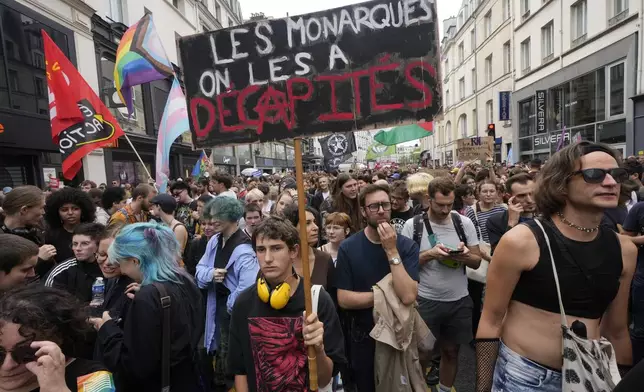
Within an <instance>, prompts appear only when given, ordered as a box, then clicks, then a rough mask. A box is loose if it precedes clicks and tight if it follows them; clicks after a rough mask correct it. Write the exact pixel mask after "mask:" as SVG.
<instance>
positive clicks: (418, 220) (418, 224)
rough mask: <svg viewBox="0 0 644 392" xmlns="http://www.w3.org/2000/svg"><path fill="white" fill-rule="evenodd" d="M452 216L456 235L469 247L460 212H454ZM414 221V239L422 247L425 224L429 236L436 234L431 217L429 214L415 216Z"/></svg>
mask: <svg viewBox="0 0 644 392" xmlns="http://www.w3.org/2000/svg"><path fill="white" fill-rule="evenodd" d="M450 215H451V216H452V223H453V224H454V229H456V235H458V239H459V240H460V241H461V242H462V243H464V244H465V245H467V237H466V236H465V229H463V221H462V220H461V214H459V213H458V212H454V211H452V212H451V213H450ZM413 219H414V235H413V238H412V239H413V240H414V242H416V243H417V244H418V246H419V247H420V243H421V240H422V238H423V223H424V224H425V229H426V230H427V235H428V236H430V235H432V234H434V230H432V225H431V224H430V223H429V217H428V216H427V212H423V213H422V214H418V215H416V216H414V218H413Z"/></svg>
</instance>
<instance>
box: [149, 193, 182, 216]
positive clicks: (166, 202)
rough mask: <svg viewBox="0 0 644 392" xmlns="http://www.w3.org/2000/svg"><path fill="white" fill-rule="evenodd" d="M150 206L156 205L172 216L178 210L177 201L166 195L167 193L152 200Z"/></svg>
mask: <svg viewBox="0 0 644 392" xmlns="http://www.w3.org/2000/svg"><path fill="white" fill-rule="evenodd" d="M150 204H156V205H158V206H159V207H161V211H163V212H165V213H166V214H171V213H173V212H174V210H176V209H177V201H176V200H174V197H172V196H170V195H168V194H166V193H161V194H158V195H156V196H154V197H153V198H152V200H150Z"/></svg>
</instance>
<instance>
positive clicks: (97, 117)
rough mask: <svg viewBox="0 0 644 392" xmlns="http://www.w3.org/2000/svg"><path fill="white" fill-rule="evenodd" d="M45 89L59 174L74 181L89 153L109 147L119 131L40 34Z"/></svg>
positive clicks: (70, 66) (73, 70)
mask: <svg viewBox="0 0 644 392" xmlns="http://www.w3.org/2000/svg"><path fill="white" fill-rule="evenodd" d="M42 35H43V41H44V44H45V59H46V64H47V84H48V86H49V117H50V119H51V137H52V140H53V141H54V143H57V144H58V147H59V149H60V153H61V154H62V155H63V175H64V176H65V178H67V179H68V180H71V179H72V178H74V176H75V175H76V173H78V171H79V170H80V168H81V166H82V161H81V160H82V159H83V157H85V156H86V155H87V154H89V153H90V152H91V151H92V150H95V149H97V148H100V147H103V146H107V145H111V144H112V143H114V142H116V139H118V138H119V137H121V136H123V129H121V126H120V125H119V123H118V122H117V121H116V119H115V118H114V117H113V116H112V114H111V113H110V112H109V110H108V109H107V107H105V104H104V103H103V101H102V100H101V99H100V98H99V97H98V96H97V95H96V93H95V92H94V90H92V88H91V87H90V86H89V84H87V82H86V81H85V79H83V77H82V76H81V74H80V73H79V72H78V70H76V68H75V67H74V65H73V64H72V63H71V62H70V61H69V59H67V57H65V55H64V54H63V52H62V51H61V50H60V48H58V46H56V44H55V43H54V41H52V39H51V38H50V37H49V35H48V34H47V32H45V31H44V30H43V31H42Z"/></svg>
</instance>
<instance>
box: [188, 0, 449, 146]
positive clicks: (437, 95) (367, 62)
mask: <svg viewBox="0 0 644 392" xmlns="http://www.w3.org/2000/svg"><path fill="white" fill-rule="evenodd" d="M438 24H439V22H438V20H437V16H436V1H434V0H394V1H384V0H373V1H369V2H364V3H360V4H352V5H347V6H344V7H340V8H335V9H330V10H326V11H321V12H316V13H311V14H305V15H299V16H292V17H286V18H284V19H269V20H261V21H256V22H251V23H247V24H245V25H243V26H235V27H231V28H227V29H220V30H216V31H209V32H205V33H202V34H196V35H192V36H188V37H184V38H182V39H181V40H180V43H179V45H180V48H181V59H182V64H183V71H184V82H185V86H186V100H187V103H188V110H189V115H190V125H191V131H192V135H193V142H194V144H195V147H197V148H201V147H208V148H209V147H212V146H216V145H222V144H234V143H254V142H257V141H260V142H267V141H273V140H281V139H285V138H292V137H295V136H305V135H306V136H312V135H318V134H328V133H330V132H334V133H342V132H348V131H353V130H355V129H369V128H383V127H386V126H393V125H396V124H401V123H410V122H414V123H415V122H418V121H419V120H421V119H431V118H433V117H434V116H435V115H436V114H438V113H439V112H440V110H441V109H440V107H441V101H442V100H441V86H442V83H441V81H440V79H439V75H438V73H439V68H440V58H439V53H440V50H439V45H438V42H439V38H438ZM401 42H403V43H404V45H401Z"/></svg>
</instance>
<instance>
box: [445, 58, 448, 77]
mask: <svg viewBox="0 0 644 392" xmlns="http://www.w3.org/2000/svg"><path fill="white" fill-rule="evenodd" d="M448 73H449V59H445V74H448Z"/></svg>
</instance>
